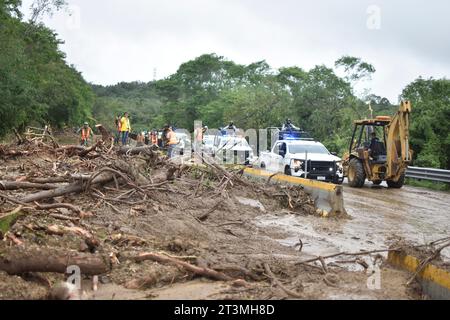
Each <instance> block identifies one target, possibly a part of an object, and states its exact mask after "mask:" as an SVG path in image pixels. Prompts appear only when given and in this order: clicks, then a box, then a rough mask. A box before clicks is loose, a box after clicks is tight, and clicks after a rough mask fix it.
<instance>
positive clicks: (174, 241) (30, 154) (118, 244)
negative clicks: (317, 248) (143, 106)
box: [0, 137, 315, 299]
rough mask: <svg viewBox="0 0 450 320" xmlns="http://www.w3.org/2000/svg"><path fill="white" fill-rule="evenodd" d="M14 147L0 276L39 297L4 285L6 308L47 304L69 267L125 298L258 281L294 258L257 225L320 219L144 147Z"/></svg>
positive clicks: (0, 226)
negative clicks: (164, 288)
mask: <svg viewBox="0 0 450 320" xmlns="http://www.w3.org/2000/svg"><path fill="white" fill-rule="evenodd" d="M50 141H55V140H54V139H51V140H50ZM19 142H20V143H19V144H13V145H9V146H0V159H2V160H3V161H2V163H1V166H0V239H1V240H2V241H1V242H0V275H3V278H5V279H10V281H13V282H14V281H17V278H16V277H13V278H10V276H11V275H19V276H20V277H21V280H23V281H25V282H24V283H23V284H22V287H23V286H25V287H27V286H28V282H27V281H31V282H30V284H29V285H30V286H32V285H34V286H35V285H36V283H38V284H39V286H38V288H39V290H37V291H36V292H37V293H34V294H29V295H28V294H24V292H27V291H26V290H25V291H24V290H19V289H17V292H15V291H14V290H13V288H12V287H13V286H15V287H16V288H21V286H19V285H17V284H15V285H8V281H6V280H5V279H4V280H5V281H3V282H2V283H3V286H6V287H8V288H9V290H7V289H6V288H3V289H1V288H0V292H2V293H0V297H1V298H33V299H43V298H45V297H46V296H47V294H48V292H49V290H50V289H51V288H52V287H54V286H55V284H57V283H58V281H61V280H64V279H65V278H64V277H65V276H64V275H65V273H66V272H67V267H69V266H78V267H79V268H80V269H81V273H82V274H83V275H85V276H91V277H94V278H95V277H96V276H98V275H104V276H105V275H106V276H107V278H108V279H109V280H108V281H112V282H114V283H117V284H120V285H123V286H126V287H128V288H149V287H152V286H156V285H161V284H164V283H166V284H167V283H174V282H176V281H187V280H189V279H190V278H193V277H199V276H201V277H206V278H209V279H213V280H219V281H226V282H231V283H232V284H233V285H236V286H244V287H245V286H247V285H248V282H249V281H257V282H258V281H263V282H265V281H266V280H267V279H268V278H269V279H271V278H273V277H272V276H269V277H268V275H270V274H271V271H270V273H268V271H269V270H270V267H269V265H267V264H266V261H267V258H266V257H265V255H267V256H268V255H272V253H273V251H277V252H280V254H282V253H283V252H288V251H289V250H290V249H289V248H284V247H283V246H281V245H279V244H278V243H277V242H275V241H273V243H270V244H267V243H266V244H264V243H262V241H261V239H263V237H264V235H263V234H258V230H257V227H256V226H255V225H254V224H253V223H252V219H253V218H255V217H256V216H258V215H261V214H264V213H265V212H271V211H276V210H278V211H279V210H282V209H283V208H288V209H289V210H290V211H289V212H290V213H295V214H306V215H309V214H315V210H314V203H313V201H312V200H311V199H310V198H309V197H308V196H307V195H306V194H305V193H304V192H303V191H302V190H301V188H299V187H297V188H293V187H281V186H273V185H264V184H255V183H253V182H252V183H251V182H250V181H248V180H246V178H244V177H243V176H242V172H240V171H239V170H235V171H229V170H226V169H225V168H223V167H222V166H220V165H218V164H216V163H214V161H213V160H212V159H203V160H204V161H203V164H200V165H196V164H193V163H189V162H188V163H187V164H182V163H176V161H175V162H171V161H169V160H168V159H167V158H166V157H165V156H164V155H163V154H162V153H161V152H159V151H158V150H156V149H154V148H151V147H140V148H132V147H123V148H117V147H116V148H114V147H113V146H112V145H109V144H105V143H104V142H103V140H102V141H99V142H98V143H96V144H95V145H93V146H92V147H90V148H84V147H79V146H74V145H71V146H59V145H58V144H57V143H56V142H55V143H51V144H48V143H46V142H45V141H44V140H43V139H39V140H27V139H26V138H25V139H23V138H22V137H20V141H19ZM255 203H256V205H255ZM255 231H256V232H255ZM244 239H245V243H243V240H244ZM246 247H247V248H246ZM239 249H240V250H241V251H243V253H241V254H240V255H235V254H234V253H236V251H238V250H239ZM252 253H257V254H256V255H259V257H258V258H256V259H250V258H249V257H248V256H247V254H252ZM230 254H233V255H232V256H231V255H230ZM145 261H148V262H149V265H147V266H146V267H145V266H144V265H145ZM139 267H140V268H142V273H141V274H140V276H139V277H136V270H137V269H136V268H139ZM2 272H3V273H2ZM6 274H8V275H9V276H8V277H7V276H6ZM0 278H1V276H0ZM42 286H44V287H42ZM43 288H45V289H46V290H43ZM11 291H12V292H11ZM7 292H9V294H6V293H7ZM44 293H45V294H44ZM2 295H3V296H2Z"/></svg>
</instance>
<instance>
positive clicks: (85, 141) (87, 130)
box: [79, 122, 94, 147]
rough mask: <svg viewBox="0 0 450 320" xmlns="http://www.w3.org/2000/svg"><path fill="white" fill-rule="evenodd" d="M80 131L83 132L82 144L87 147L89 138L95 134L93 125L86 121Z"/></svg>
mask: <svg viewBox="0 0 450 320" xmlns="http://www.w3.org/2000/svg"><path fill="white" fill-rule="evenodd" d="M79 132H81V145H82V146H84V147H87V146H88V144H89V138H91V137H93V136H94V133H93V132H92V129H91V127H89V123H87V122H85V123H84V126H83V127H82V128H81V129H80V130H79Z"/></svg>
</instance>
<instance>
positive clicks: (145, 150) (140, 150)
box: [118, 146, 154, 155]
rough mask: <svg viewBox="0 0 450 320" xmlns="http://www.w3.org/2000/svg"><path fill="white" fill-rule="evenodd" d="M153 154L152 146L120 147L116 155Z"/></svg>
mask: <svg viewBox="0 0 450 320" xmlns="http://www.w3.org/2000/svg"><path fill="white" fill-rule="evenodd" d="M152 153H154V147H153V146H151V147H150V146H144V147H135V148H133V147H122V148H120V149H119V151H118V154H120V155H125V154H128V155H138V154H152Z"/></svg>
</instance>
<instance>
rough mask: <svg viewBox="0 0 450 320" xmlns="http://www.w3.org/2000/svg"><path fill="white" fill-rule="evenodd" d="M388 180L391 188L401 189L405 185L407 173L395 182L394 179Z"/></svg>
mask: <svg viewBox="0 0 450 320" xmlns="http://www.w3.org/2000/svg"><path fill="white" fill-rule="evenodd" d="M386 182H387V185H388V187H389V188H393V189H401V188H402V187H403V185H404V184H405V174H402V175H401V176H400V179H398V181H397V182H395V181H393V180H388V181H386Z"/></svg>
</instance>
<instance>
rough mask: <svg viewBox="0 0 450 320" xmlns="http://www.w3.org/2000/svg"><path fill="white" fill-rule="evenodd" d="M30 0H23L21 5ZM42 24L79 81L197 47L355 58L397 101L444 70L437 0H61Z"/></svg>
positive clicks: (443, 21) (125, 75)
mask: <svg viewBox="0 0 450 320" xmlns="http://www.w3.org/2000/svg"><path fill="white" fill-rule="evenodd" d="M31 2H32V0H24V1H23V3H24V4H23V6H24V10H25V9H26V8H28V7H29V6H30V4H31ZM68 2H69V5H70V7H69V11H70V12H72V15H70V14H69V12H67V10H65V11H61V12H60V13H57V14H55V15H54V16H53V17H52V18H46V19H45V23H46V24H47V25H48V26H49V27H50V28H52V29H54V30H55V31H56V32H57V33H58V34H59V37H60V38H61V39H63V40H64V41H65V44H64V45H62V48H61V49H62V50H63V51H64V52H66V54H67V61H68V62H69V63H71V64H74V65H75V66H76V67H77V69H78V70H79V71H81V72H82V73H83V75H84V77H85V78H86V80H87V81H89V82H92V83H97V84H105V85H106V84H115V83H117V82H120V81H135V80H139V81H145V82H147V81H150V80H153V77H154V69H155V68H156V70H157V78H158V79H160V78H164V77H166V76H168V75H170V74H171V73H174V72H176V70H177V68H178V67H179V65H180V64H181V63H183V62H186V61H188V60H191V59H193V58H195V57H197V56H199V55H201V54H204V53H217V54H218V55H222V56H225V57H226V58H228V59H231V60H233V61H235V62H237V63H241V64H248V63H251V62H255V61H259V60H266V61H267V62H268V63H269V64H270V65H271V66H272V67H273V68H280V67H283V66H299V67H302V68H304V69H307V70H308V69H310V68H312V67H314V66H315V65H317V64H325V65H327V66H329V67H333V66H334V61H336V60H337V59H338V58H339V57H341V56H343V55H352V56H357V57H361V58H362V59H363V60H365V61H367V62H370V63H372V64H373V65H374V66H375V67H376V69H377V73H376V75H375V76H374V77H373V80H372V81H370V82H367V83H365V84H364V86H365V87H367V88H370V89H371V90H372V92H373V93H376V94H378V95H381V96H385V97H388V98H389V99H390V100H391V101H392V102H397V99H398V96H399V94H400V93H401V91H402V89H403V88H404V87H405V86H406V85H407V84H408V83H410V82H411V81H413V80H414V79H416V78H418V77H419V76H423V77H426V78H428V77H435V78H441V77H447V78H448V77H449V75H450V19H449V18H448V15H449V13H450V1H447V0H429V1H425V0H404V1H403V0H372V1H366V0H341V1H335V0H316V1H314V2H313V1H302V0H278V1H275V0H158V1H156V0H68Z"/></svg>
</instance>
